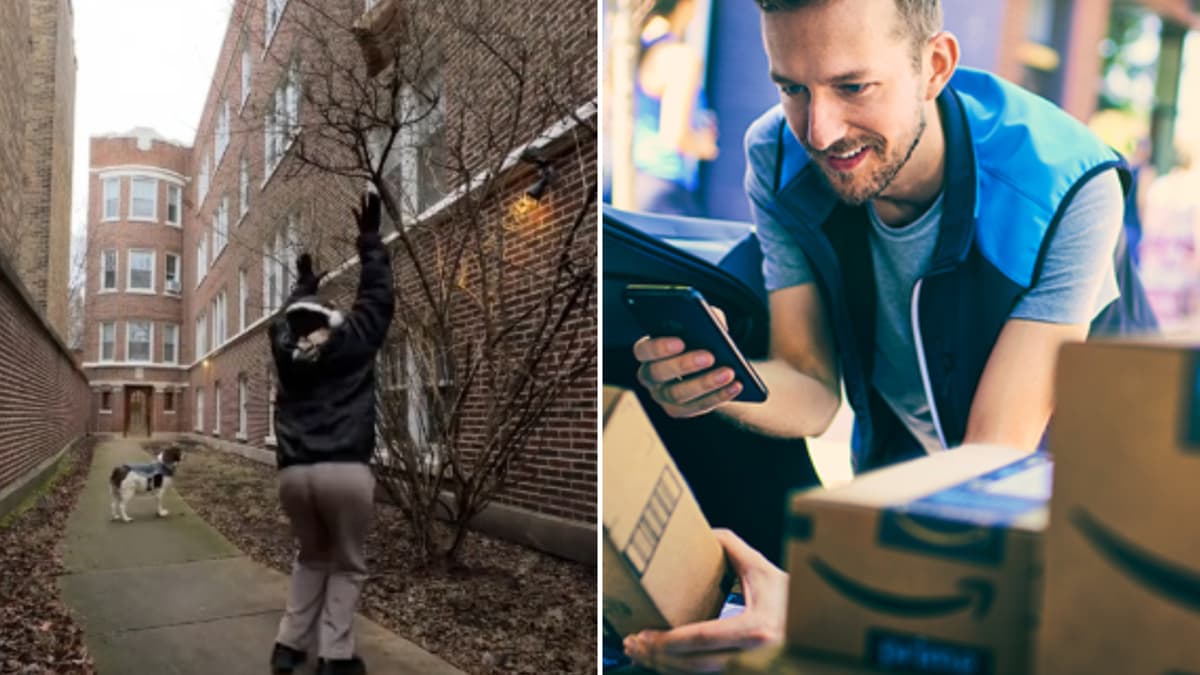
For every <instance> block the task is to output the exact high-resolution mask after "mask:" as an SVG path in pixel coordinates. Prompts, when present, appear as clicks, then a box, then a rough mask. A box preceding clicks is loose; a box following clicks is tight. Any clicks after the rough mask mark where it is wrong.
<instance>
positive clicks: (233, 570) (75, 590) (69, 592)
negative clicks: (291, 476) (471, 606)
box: [61, 440, 461, 675]
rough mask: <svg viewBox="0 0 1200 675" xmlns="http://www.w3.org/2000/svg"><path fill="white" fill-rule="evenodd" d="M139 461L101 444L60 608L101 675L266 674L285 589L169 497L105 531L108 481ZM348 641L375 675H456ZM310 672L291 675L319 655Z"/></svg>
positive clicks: (366, 624) (134, 509)
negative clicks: (66, 610) (77, 625)
mask: <svg viewBox="0 0 1200 675" xmlns="http://www.w3.org/2000/svg"><path fill="white" fill-rule="evenodd" d="M147 457H148V455H147V454H146V453H144V452H143V451H142V450H141V448H140V446H139V444H137V443H136V442H129V441H121V440H109V441H104V442H102V443H101V444H100V445H99V446H98V447H97V448H96V454H95V459H94V461H93V462H92V467H91V473H90V474H89V476H88V482H87V487H86V489H85V491H84V494H82V495H81V496H80V499H79V503H78V505H77V506H76V507H75V512H74V513H72V514H71V518H70V521H69V522H68V525H67V532H66V536H65V543H64V546H65V555H64V564H65V566H66V569H67V573H66V575H64V576H63V578H62V580H61V581H62V589H63V599H64V600H65V601H66V603H67V604H68V605H69V606H70V607H71V608H72V609H73V610H74V611H75V613H76V616H78V617H79V618H80V620H81V622H82V624H83V628H84V631H85V633H86V639H87V646H88V649H89V650H90V651H91V653H92V656H93V657H94V658H95V660H96V666H97V668H98V669H99V672H100V673H101V674H102V675H135V674H138V673H156V674H167V673H178V674H181V675H191V674H193V673H196V674H200V673H212V674H214V675H216V674H218V673H219V674H220V675H242V674H243V673H244V674H246V675H262V674H263V673H269V672H270V668H269V667H268V658H269V655H270V651H271V645H272V643H273V642H274V639H275V631H276V629H277V628H278V626H279V618H280V616H281V614H282V609H283V606H284V604H285V599H286V597H287V577H285V576H284V575H282V574H279V573H278V572H275V571H274V570H271V569H268V568H266V567H264V566H262V565H259V564H258V563H255V562H254V561H253V560H251V559H250V558H248V557H246V556H244V555H242V554H241V552H240V551H238V550H237V549H236V548H234V546H233V545H232V544H230V543H229V542H228V541H227V540H226V539H225V538H224V537H222V536H221V534H220V533H218V532H217V531H216V530H214V529H213V528H211V527H209V526H208V524H207V523H205V522H204V521H203V520H202V519H200V518H199V517H197V516H196V514H195V513H193V512H192V510H191V509H189V508H188V506H187V504H185V503H184V502H183V500H181V499H180V498H179V496H178V495H177V494H175V492H174V491H173V490H172V491H171V492H170V493H169V494H168V497H167V498H166V499H165V500H164V506H165V508H166V509H167V510H168V511H170V512H171V515H170V516H168V517H166V518H157V517H156V516H155V515H154V510H155V502H154V499H152V498H149V497H141V498H135V499H134V500H133V501H132V502H130V505H129V509H128V510H129V515H130V517H131V518H133V519H134V521H133V522H132V523H121V522H113V521H112V520H111V519H110V516H111V514H110V511H109V495H108V475H109V473H110V472H111V471H112V468H113V467H114V466H116V465H117V464H120V463H122V462H144V461H147ZM180 471H187V464H186V461H185V463H184V464H183V465H181V467H180ZM355 636H356V638H357V642H358V651H359V653H360V654H361V655H362V657H363V659H364V660H365V661H366V663H367V668H368V670H369V671H370V672H371V673H380V674H383V673H387V674H388V675H391V674H394V673H429V674H431V675H437V674H441V673H447V674H451V673H461V671H459V670H458V669H457V668H454V667H453V666H451V665H449V664H447V663H446V662H445V661H442V660H441V659H439V658H438V657H436V656H434V655H432V654H429V653H428V652H425V651H423V650H422V649H420V648H419V647H417V646H416V645H414V644H412V643H411V642H408V641H407V640H405V639H403V638H400V637H398V636H396V635H395V634H394V633H391V632H390V631H388V630H387V629H385V628H383V627H381V626H379V625H378V624H376V623H374V622H372V621H369V620H367V619H364V618H362V617H361V616H360V617H359V618H358V622H357V624H356V626H355ZM309 661H310V663H309V664H308V665H307V666H306V667H305V669H302V670H301V671H299V672H303V673H311V672H313V671H314V670H315V662H316V654H310V658H309Z"/></svg>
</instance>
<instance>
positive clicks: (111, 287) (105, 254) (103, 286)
mask: <svg viewBox="0 0 1200 675" xmlns="http://www.w3.org/2000/svg"><path fill="white" fill-rule="evenodd" d="M100 290H102V291H115V290H117V252H116V251H115V250H112V249H109V250H107V251H101V253H100Z"/></svg>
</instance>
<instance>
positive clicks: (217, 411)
mask: <svg viewBox="0 0 1200 675" xmlns="http://www.w3.org/2000/svg"><path fill="white" fill-rule="evenodd" d="M220 435H221V381H220V380H217V381H216V382H213V436H220Z"/></svg>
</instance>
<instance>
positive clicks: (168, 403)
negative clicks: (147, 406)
mask: <svg viewBox="0 0 1200 675" xmlns="http://www.w3.org/2000/svg"><path fill="white" fill-rule="evenodd" d="M163 412H165V413H173V412H175V392H173V391H164V392H163Z"/></svg>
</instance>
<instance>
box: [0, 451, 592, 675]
mask: <svg viewBox="0 0 1200 675" xmlns="http://www.w3.org/2000/svg"><path fill="white" fill-rule="evenodd" d="M175 484H176V488H177V489H178V490H179V492H180V494H181V495H182V496H183V498H184V499H185V500H186V501H187V502H188V504H189V505H190V506H191V507H192V508H193V509H194V510H195V511H196V512H197V513H198V514H199V515H200V516H202V517H203V518H204V519H205V520H207V521H208V522H209V523H210V524H212V525H213V526H214V527H215V528H217V529H218V530H220V531H221V533H222V534H224V535H225V536H226V537H227V538H228V539H229V540H230V541H231V542H233V543H234V544H235V545H236V546H238V547H239V548H240V549H241V550H242V551H244V552H245V553H246V554H247V555H249V556H251V557H252V558H253V559H255V560H257V561H259V562H261V563H263V564H266V565H269V566H271V567H274V568H275V569H278V570H280V571H283V572H288V571H290V569H291V563H292V558H293V556H294V548H293V543H292V538H291V535H290V533H289V530H288V522H287V519H286V518H285V517H284V515H283V512H282V511H281V510H280V508H279V499H278V496H277V494H276V470H275V468H274V467H272V466H266V465H263V464H259V463H257V462H253V461H251V460H248V459H244V458H242V457H238V456H236V455H230V454H227V453H222V452H218V451H214V450H210V449H206V448H199V449H195V450H189V451H188V452H187V454H186V455H185V458H184V462H183V464H182V465H181V467H180V470H179V472H178V474H177V475H176V483H175ZM406 528H407V524H406V523H405V521H404V519H403V518H402V517H401V514H400V513H399V511H398V510H397V509H395V508H394V507H392V506H390V505H384V504H380V505H379V506H378V507H377V509H376V513H375V524H374V528H373V531H372V533H371V535H370V538H369V540H368V543H367V556H368V566H369V569H370V571H371V578H370V580H369V581H368V582H367V586H366V590H365V592H364V597H363V606H362V611H363V613H364V614H366V615H367V616H369V617H371V618H372V619H374V620H375V621H377V622H379V623H381V624H383V625H384V626H387V627H388V628H390V629H391V630H393V631H394V632H396V633H397V634H398V635H401V636H403V637H405V638H407V639H409V640H411V641H413V642H415V643H416V644H418V645H420V646H421V647H423V648H424V649H426V650H428V651H430V652H433V653H434V654H437V655H438V656H440V657H442V658H443V659H445V660H447V661H449V662H451V663H453V664H454V665H456V666H458V667H459V668H461V669H463V670H465V671H467V672H469V673H479V674H484V673H487V674H491V673H595V672H596V671H597V661H596V654H597V652H596V597H597V592H596V569H595V568H594V567H589V566H585V565H579V564H576V563H572V562H568V561H565V560H562V559H559V558H555V557H553V556H549V555H546V554H544V553H541V552H539V551H535V550H532V549H528V548H525V547H522V546H519V545H516V544H511V543H508V542H505V541H501V540H498V539H494V538H491V537H488V536H486V535H482V534H479V533H472V534H471V535H470V537H469V539H468V541H467V543H466V544H465V546H464V551H463V555H462V562H463V564H464V569H463V570H460V571H455V572H429V571H417V570H415V569H414V565H413V561H412V556H411V555H410V554H409V552H408V545H409V544H408V538H407V535H406ZM0 625H2V624H0ZM0 663H2V661H0Z"/></svg>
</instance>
